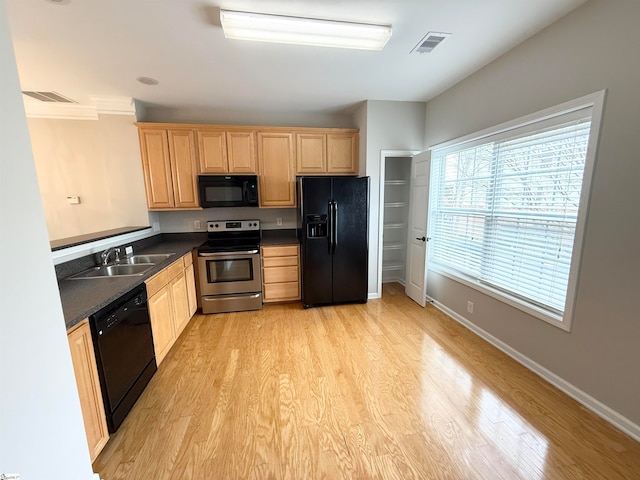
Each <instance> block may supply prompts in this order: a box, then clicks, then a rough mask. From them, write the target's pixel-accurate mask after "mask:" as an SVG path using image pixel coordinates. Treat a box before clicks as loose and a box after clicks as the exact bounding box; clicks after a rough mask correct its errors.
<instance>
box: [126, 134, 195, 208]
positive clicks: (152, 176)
mask: <svg viewBox="0 0 640 480" xmlns="http://www.w3.org/2000/svg"><path fill="white" fill-rule="evenodd" d="M138 133H139V136H140V153H141V157H142V169H143V172H144V181H145V187H146V192H147V205H148V207H149V210H171V209H197V208H199V204H198V186H197V167H196V146H195V136H194V134H193V131H192V130H181V129H177V130H172V129H158V128H149V129H146V128H140V129H139V130H138Z"/></svg>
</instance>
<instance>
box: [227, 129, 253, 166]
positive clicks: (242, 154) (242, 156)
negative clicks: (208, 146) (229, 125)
mask: <svg viewBox="0 0 640 480" xmlns="http://www.w3.org/2000/svg"><path fill="white" fill-rule="evenodd" d="M227 148H228V151H229V173H257V171H258V169H257V168H256V132H253V131H246V132H242V131H237V132H236V131H233V132H227Z"/></svg>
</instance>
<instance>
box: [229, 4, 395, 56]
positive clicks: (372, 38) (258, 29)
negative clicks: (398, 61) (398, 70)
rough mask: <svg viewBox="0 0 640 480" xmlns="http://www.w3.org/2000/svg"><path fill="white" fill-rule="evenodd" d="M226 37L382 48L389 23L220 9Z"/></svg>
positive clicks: (330, 45)
mask: <svg viewBox="0 0 640 480" xmlns="http://www.w3.org/2000/svg"><path fill="white" fill-rule="evenodd" d="M220 22H221V23H222V29H223V30H224V36H225V37H226V38H233V39H236V40H253V41H256V42H270V43H289V44H294V45H314V46H319V47H334V48H354V49H357V50H382V49H383V47H384V46H385V45H386V43H387V41H388V40H389V38H391V26H388V25H370V24H365V23H350V22H338V21H334V20H318V19H315V18H302V17H285V16H281V15H266V14H262V13H250V12H234V11H230V10H220Z"/></svg>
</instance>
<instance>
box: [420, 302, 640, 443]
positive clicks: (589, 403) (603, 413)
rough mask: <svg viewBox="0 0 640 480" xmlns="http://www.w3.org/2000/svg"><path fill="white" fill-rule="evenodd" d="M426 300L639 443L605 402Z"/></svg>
mask: <svg viewBox="0 0 640 480" xmlns="http://www.w3.org/2000/svg"><path fill="white" fill-rule="evenodd" d="M429 301H430V302H431V303H433V306H434V307H436V308H437V309H438V310H441V311H442V312H444V313H446V314H447V315H448V316H450V317H451V318H452V319H454V320H455V321H456V322H458V323H460V324H462V325H464V326H465V327H466V328H468V329H469V330H471V331H472V332H473V333H475V334H476V335H478V336H479V337H481V338H483V339H484V340H486V341H487V342H489V343H490V344H491V345H493V346H494V347H496V348H498V349H499V350H501V351H503V352H504V353H506V354H507V355H509V356H510V357H511V358H513V359H514V360H515V361H516V362H518V363H520V364H522V365H524V366H525V367H527V368H528V369H529V370H531V371H532V372H533V373H535V374H536V375H538V376H540V377H542V378H543V379H545V380H546V381H547V382H549V383H550V384H552V385H554V386H555V387H557V388H558V389H560V390H561V391H563V392H564V393H566V394H567V395H569V396H570V397H571V398H573V399H574V400H576V401H577V402H579V403H581V404H582V405H584V406H585V407H586V408H588V409H589V410H591V411H592V412H593V413H595V414H596V415H598V416H599V417H601V418H603V419H604V420H606V421H607V422H609V423H611V424H612V425H614V426H615V427H617V428H619V429H620V430H622V431H623V432H624V433H626V434H627V435H629V436H630V437H632V438H633V439H635V440H637V441H639V442H640V425H637V424H635V423H633V422H632V421H631V420H629V419H628V418H626V417H624V416H623V415H621V414H619V413H618V412H616V411H615V410H613V409H612V408H610V407H608V406H607V405H605V404H604V403H602V402H600V401H599V400H596V399H595V398H593V397H592V396H591V395H589V394H588V393H586V392H583V391H582V390H580V389H579V388H578V387H576V386H575V385H573V384H571V383H569V382H567V381H566V380H565V379H563V378H562V377H559V376H558V375H556V374H555V373H553V372H552V371H551V370H548V369H546V368H545V367H543V366H542V365H540V364H539V363H537V362H535V361H533V360H531V359H530V358H529V357H527V356H526V355H523V354H522V353H520V352H519V351H517V350H516V349H514V348H513V347H511V346H509V345H507V344H506V343H504V342H503V341H502V340H500V339H498V338H496V337H494V336H493V335H491V334H490V333H489V332H487V331H486V330H483V329H482V328H480V327H478V326H477V325H476V324H475V323H473V322H471V321H469V320H467V319H466V318H465V317H463V316H462V315H460V314H458V313H456V312H454V311H453V310H451V309H450V308H448V307H446V306H445V305H443V304H442V303H440V302H438V301H436V300H432V299H429Z"/></svg>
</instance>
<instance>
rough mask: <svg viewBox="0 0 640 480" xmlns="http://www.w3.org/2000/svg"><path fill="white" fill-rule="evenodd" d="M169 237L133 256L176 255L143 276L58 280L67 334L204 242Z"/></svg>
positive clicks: (188, 238) (189, 237) (136, 252)
mask: <svg viewBox="0 0 640 480" xmlns="http://www.w3.org/2000/svg"><path fill="white" fill-rule="evenodd" d="M166 237H168V238H163V240H162V241H161V242H159V243H156V244H154V245H151V246H149V247H147V248H144V249H142V250H136V251H135V252H134V253H135V254H138V255H140V254H150V253H173V254H174V255H172V256H171V257H169V258H167V259H166V260H164V261H163V262H161V263H157V264H156V265H154V266H153V268H151V269H150V270H149V271H147V272H145V274H144V275H141V276H137V277H115V278H114V277H107V278H91V279H82V280H67V279H61V280H59V281H58V288H59V289H60V299H61V300H62V310H63V313H64V320H65V324H66V326H67V330H68V329H70V328H71V327H73V326H74V325H76V324H78V323H80V322H81V321H82V320H83V319H84V318H86V317H88V316H90V315H93V314H94V313H96V312H97V311H98V310H100V309H101V308H103V307H106V306H107V305H108V304H109V303H111V302H113V301H114V300H116V299H117V298H118V297H120V296H122V295H123V294H125V293H127V292H128V291H130V290H131V289H133V288H134V287H136V286H138V285H140V284H141V283H143V282H144V281H145V280H147V279H148V278H150V277H151V276H153V275H155V274H156V273H158V272H159V271H160V270H162V269H163V268H165V267H167V266H169V265H170V264H171V263H173V262H174V261H176V260H177V259H178V258H180V257H181V256H182V255H184V254H185V253H187V252H190V251H191V250H192V249H193V248H194V247H197V246H199V245H201V244H202V242H203V240H202V238H199V237H198V238H196V237H194V236H189V235H186V236H185V237H184V238H180V237H181V236H180V235H167V236H166ZM172 237H173V238H172ZM205 238H206V237H205Z"/></svg>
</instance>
